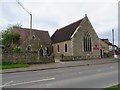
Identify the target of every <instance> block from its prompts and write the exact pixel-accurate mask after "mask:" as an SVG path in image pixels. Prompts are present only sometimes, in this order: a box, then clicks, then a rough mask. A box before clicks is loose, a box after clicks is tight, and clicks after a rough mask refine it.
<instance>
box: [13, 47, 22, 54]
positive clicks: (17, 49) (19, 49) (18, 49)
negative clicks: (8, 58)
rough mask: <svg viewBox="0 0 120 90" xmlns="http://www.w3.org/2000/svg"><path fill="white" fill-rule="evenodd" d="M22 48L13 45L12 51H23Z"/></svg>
mask: <svg viewBox="0 0 120 90" xmlns="http://www.w3.org/2000/svg"><path fill="white" fill-rule="evenodd" d="M23 51H24V50H23V48H22V47H15V48H14V49H13V52H15V53H21V52H23Z"/></svg>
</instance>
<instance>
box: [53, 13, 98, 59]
mask: <svg viewBox="0 0 120 90" xmlns="http://www.w3.org/2000/svg"><path fill="white" fill-rule="evenodd" d="M51 39H52V49H53V54H54V55H55V59H56V60H58V61H59V60H60V59H61V58H62V59H66V60H70V59H71V60H75V59H90V58H100V42H99V41H100V40H99V38H98V35H97V33H96V32H95V30H94V28H93V26H92V24H91V22H90V21H89V19H88V17H87V14H86V15H85V17H84V18H82V19H80V20H78V21H76V22H73V23H71V24H69V25H67V26H65V27H62V28H60V29H57V30H56V32H55V33H54V34H53V35H52V37H51Z"/></svg>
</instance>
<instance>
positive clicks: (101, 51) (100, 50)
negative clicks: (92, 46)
mask: <svg viewBox="0 0 120 90" xmlns="http://www.w3.org/2000/svg"><path fill="white" fill-rule="evenodd" d="M100 56H101V58H103V54H102V49H100Z"/></svg>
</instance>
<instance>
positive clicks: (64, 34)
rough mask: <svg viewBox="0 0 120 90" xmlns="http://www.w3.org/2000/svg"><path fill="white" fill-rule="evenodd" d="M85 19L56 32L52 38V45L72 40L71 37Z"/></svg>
mask: <svg viewBox="0 0 120 90" xmlns="http://www.w3.org/2000/svg"><path fill="white" fill-rule="evenodd" d="M83 19H84V18H82V19H80V20H78V21H76V22H74V23H71V24H69V25H67V26H65V27H63V28H60V29H58V30H56V31H55V33H54V34H53V35H52V37H51V39H52V43H59V42H63V41H67V40H70V39H71V36H72V35H73V33H74V32H75V30H76V29H77V27H78V26H79V25H80V23H81V22H82V20H83Z"/></svg>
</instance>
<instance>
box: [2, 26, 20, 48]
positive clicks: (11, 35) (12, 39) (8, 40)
mask: <svg viewBox="0 0 120 90" xmlns="http://www.w3.org/2000/svg"><path fill="white" fill-rule="evenodd" d="M13 27H19V25H13V26H9V27H7V29H6V30H4V31H2V44H3V45H5V47H10V46H11V45H12V44H15V43H17V42H18V41H19V39H20V35H19V34H18V33H15V32H13V31H12V29H13Z"/></svg>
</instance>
